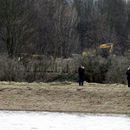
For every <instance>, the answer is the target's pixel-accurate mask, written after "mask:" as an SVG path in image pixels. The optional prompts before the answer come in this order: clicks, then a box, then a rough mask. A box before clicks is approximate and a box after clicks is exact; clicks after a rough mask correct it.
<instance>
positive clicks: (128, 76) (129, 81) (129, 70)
mask: <svg viewBox="0 0 130 130" xmlns="http://www.w3.org/2000/svg"><path fill="white" fill-rule="evenodd" d="M126 75H127V80H128V87H130V66H129V67H128V70H127V71H126Z"/></svg>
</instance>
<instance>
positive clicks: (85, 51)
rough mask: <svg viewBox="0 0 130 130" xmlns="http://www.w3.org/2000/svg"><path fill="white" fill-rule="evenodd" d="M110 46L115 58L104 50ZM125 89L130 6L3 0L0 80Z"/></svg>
mask: <svg viewBox="0 0 130 130" xmlns="http://www.w3.org/2000/svg"><path fill="white" fill-rule="evenodd" d="M103 43H112V44H113V48H112V52H110V51H109V50H108V49H101V48H99V46H100V45H101V44H103ZM81 63H82V64H84V66H85V69H86V80H87V82H99V83H126V74H125V73H126V70H127V68H128V66H129V64H130V2H129V1H126V0H0V80H1V81H5V80H6V81H27V82H33V81H39V82H41V81H44V82H49V81H65V80H67V81H68V80H71V81H77V68H78V66H79V65H80V64H81Z"/></svg>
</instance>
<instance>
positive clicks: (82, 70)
mask: <svg viewBox="0 0 130 130" xmlns="http://www.w3.org/2000/svg"><path fill="white" fill-rule="evenodd" d="M78 74H79V86H83V85H84V80H85V68H84V66H83V65H81V66H80V67H79V68H78Z"/></svg>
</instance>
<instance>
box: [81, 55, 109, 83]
mask: <svg viewBox="0 0 130 130" xmlns="http://www.w3.org/2000/svg"><path fill="white" fill-rule="evenodd" d="M83 64H84V66H85V70H86V80H87V81H88V82H98V83H103V82H104V81H105V75H106V72H107V71H108V66H109V64H108V61H107V59H105V58H103V57H101V56H87V57H84V59H83Z"/></svg>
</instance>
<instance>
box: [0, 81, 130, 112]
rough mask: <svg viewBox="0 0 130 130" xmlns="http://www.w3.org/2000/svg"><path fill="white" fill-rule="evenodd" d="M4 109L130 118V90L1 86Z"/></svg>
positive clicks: (57, 85) (70, 85) (0, 104)
mask: <svg viewBox="0 0 130 130" xmlns="http://www.w3.org/2000/svg"><path fill="white" fill-rule="evenodd" d="M0 109H1V110H18V111H52V112H83V113H113V114H130V88H128V87H127V85H122V84H96V83H86V84H85V85H84V86H83V87H79V86H78V84H76V83H71V82H66V83H15V82H0Z"/></svg>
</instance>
